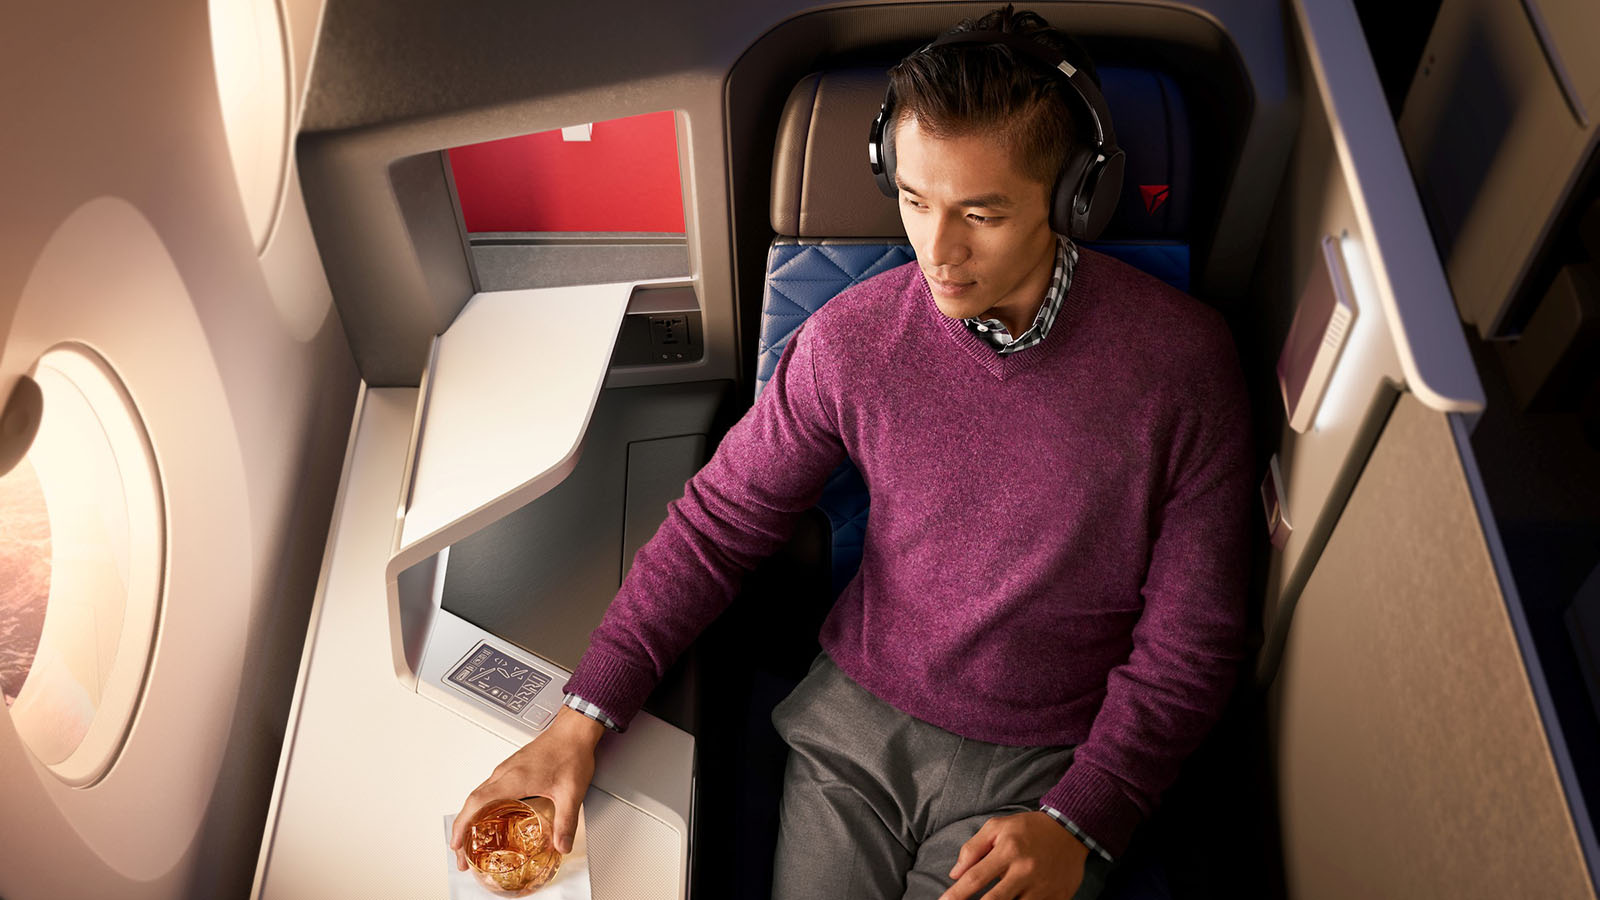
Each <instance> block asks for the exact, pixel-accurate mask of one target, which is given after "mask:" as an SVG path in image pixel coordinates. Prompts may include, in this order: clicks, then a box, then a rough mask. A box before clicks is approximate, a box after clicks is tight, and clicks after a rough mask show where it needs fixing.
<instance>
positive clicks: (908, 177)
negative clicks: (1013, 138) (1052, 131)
mask: <svg viewBox="0 0 1600 900" xmlns="http://www.w3.org/2000/svg"><path fill="white" fill-rule="evenodd" d="M896 127H897V128H898V131H896V132H895V157H896V158H895V181H896V183H897V184H898V186H899V188H900V220H901V221H902V222H904V223H905V227H906V235H907V237H909V238H910V239H911V246H912V247H913V248H914V249H915V250H916V251H917V265H919V266H921V267H922V274H923V275H924V276H926V277H927V279H928V287H929V289H931V290H932V292H933V300H934V303H936V304H937V305H938V307H939V311H940V312H942V313H944V314H945V315H947V316H949V317H951V318H953V319H964V318H969V317H972V316H978V315H983V316H985V317H994V318H998V319H1000V320H1001V321H1002V322H1004V323H1005V325H1006V327H1007V328H1008V329H1009V330H1010V331H1011V332H1012V334H1013V335H1019V334H1020V333H1021V332H1022V331H1025V330H1026V329H1027V327H1028V325H1029V324H1031V321H1032V319H1031V317H1032V315H1033V313H1034V312H1035V311H1037V309H1038V304H1039V301H1040V300H1041V299H1042V298H1043V296H1044V291H1045V289H1046V288H1047V287H1048V286H1049V281H1050V272H1051V269H1052V268H1053V265H1054V261H1055V235H1054V233H1052V232H1051V231H1050V211H1049V204H1048V190H1049V189H1048V188H1047V187H1046V186H1045V185H1044V184H1042V183H1040V182H1038V181H1036V180H1034V179H1033V178H1031V177H1030V176H1028V175H1026V174H1024V173H1023V172H1022V170H1021V169H1019V168H1018V167H1017V166H1016V165H1015V164H1014V163H1013V161H1012V159H1011V150H1010V148H1009V147H1008V146H1007V145H1006V143H1005V141H1004V140H1003V139H1002V138H1000V137H998V136H992V135H983V134H973V135H965V136H961V137H947V138H939V137H934V136H932V135H930V134H928V133H927V132H925V131H923V130H922V128H921V126H920V125H919V124H918V123H917V121H916V119H915V118H914V117H910V116H907V117H906V118H905V119H903V120H901V122H900V123H899V124H898V125H897V126H896ZM1024 317H1026V320H1024Z"/></svg>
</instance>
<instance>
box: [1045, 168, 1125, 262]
mask: <svg viewBox="0 0 1600 900" xmlns="http://www.w3.org/2000/svg"><path fill="white" fill-rule="evenodd" d="M1096 156H1097V154H1096V153H1095V151H1094V150H1092V149H1083V150H1076V151H1074V152H1073V154H1072V156H1071V157H1070V158H1069V159H1068V160H1067V164H1066V166H1065V167H1063V168H1062V170H1061V177H1060V178H1059V179H1057V180H1056V190H1055V195H1054V196H1053V197H1051V202H1050V229H1051V230H1052V231H1054V232H1056V233H1057V234H1064V235H1066V236H1067V237H1070V238H1072V239H1073V240H1075V241H1092V240H1094V239H1095V238H1097V237H1099V236H1100V232H1102V231H1104V230H1105V227H1106V223H1107V222H1110V221H1111V214H1112V213H1114V212H1116V211H1117V201H1118V200H1119V199H1121V196H1122V171H1123V167H1124V165H1125V163H1126V161H1127V158H1126V157H1125V156H1123V154H1122V151H1121V150H1117V151H1115V152H1113V153H1112V154H1111V156H1110V158H1108V159H1106V160H1105V161H1104V162H1096V161H1095V160H1096Z"/></svg>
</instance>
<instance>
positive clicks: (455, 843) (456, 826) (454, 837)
mask: <svg viewBox="0 0 1600 900" xmlns="http://www.w3.org/2000/svg"><path fill="white" fill-rule="evenodd" d="M491 780H493V779H491ZM488 786H489V782H488V781H485V782H484V783H483V784H480V785H478V786H477V787H476V788H473V790H472V793H470V794H468V795H467V799H466V801H465V802H463V803H462V804H461V812H458V813H456V820H455V822H454V823H452V824H451V826H450V848H451V849H452V850H460V849H461V844H462V843H463V842H464V841H465V840H466V839H467V823H468V822H470V821H472V814H473V813H475V812H477V811H478V807H480V806H482V805H483V802H484V801H483V789H484V788H485V787H488Z"/></svg>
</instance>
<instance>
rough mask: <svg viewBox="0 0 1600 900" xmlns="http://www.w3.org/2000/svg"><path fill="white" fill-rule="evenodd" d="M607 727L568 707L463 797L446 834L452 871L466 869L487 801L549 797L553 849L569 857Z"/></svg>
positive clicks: (561, 710) (563, 708)
mask: <svg viewBox="0 0 1600 900" xmlns="http://www.w3.org/2000/svg"><path fill="white" fill-rule="evenodd" d="M605 730H606V728H605V726H604V725H601V724H600V723H599V722H596V721H595V720H594V719H591V718H589V717H588V716H586V715H584V714H583V713H580V712H578V711H577V710H575V709H572V708H571V707H567V706H563V707H561V709H560V710H559V711H558V712H557V713H556V718H555V721H553V722H551V723H550V727H548V728H546V729H545V730H544V733H543V734H541V735H539V736H538V737H536V738H534V739H533V740H531V741H529V742H528V743H527V744H526V745H524V746H523V748H522V749H521V750H518V751H517V752H515V753H513V754H511V755H510V756H508V757H506V760H505V762H502V763H501V764H500V765H498V766H495V769H494V773H493V774H491V775H490V776H489V778H488V780H486V781H484V783H483V784H480V785H478V786H477V787H476V788H474V789H473V791H472V793H470V794H468V795H467V800H466V802H465V803H463V804H461V812H460V813H458V814H457V815H456V821H455V825H454V826H452V827H451V829H450V847H451V849H453V850H455V851H456V868H457V869H465V868H466V867H467V856H466V853H464V852H463V850H462V846H463V843H464V842H465V840H466V834H467V823H468V822H469V821H470V820H471V818H472V816H473V814H475V813H476V812H477V811H478V810H479V809H482V808H483V805H484V804H485V803H488V802H490V801H491V800H519V799H521V798H523V797H535V796H537V797H549V798H550V799H551V801H553V802H554V803H555V807H556V821H555V832H556V833H555V845H556V849H557V850H559V851H561V852H562V853H570V852H571V851H572V840H573V836H574V835H575V834H576V833H577V831H578V806H579V805H580V804H581V803H583V796H584V794H586V793H588V791H589V782H590V781H591V780H593V779H594V748H595V745H596V744H598V743H600V738H601V736H602V735H604V734H605Z"/></svg>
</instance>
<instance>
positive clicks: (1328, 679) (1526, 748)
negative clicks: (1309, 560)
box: [1274, 394, 1594, 900]
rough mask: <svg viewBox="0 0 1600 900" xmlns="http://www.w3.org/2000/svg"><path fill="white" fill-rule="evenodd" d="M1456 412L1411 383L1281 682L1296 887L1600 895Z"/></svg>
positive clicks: (1299, 894)
mask: <svg viewBox="0 0 1600 900" xmlns="http://www.w3.org/2000/svg"><path fill="white" fill-rule="evenodd" d="M1459 453H1460V451H1459V449H1458V447H1457V446H1456V443H1455V438H1454V436H1453V434H1452V432H1451V426H1450V422H1449V419H1448V417H1447V416H1446V415H1445V414H1442V413H1438V412H1434V411H1432V410H1429V409H1427V408H1426V407H1425V406H1423V404H1422V403H1421V402H1420V401H1418V400H1417V399H1416V398H1415V397H1414V396H1412V395H1410V394H1404V395H1402V396H1401V398H1400V400H1399V402H1398V403H1397V404H1396V407H1395V410H1394V412H1393V414H1392V415H1391V416H1390V418H1389V421H1388V424H1387V426H1386V428H1385V429H1384V431H1383V434H1382V436H1381V437H1380V438H1379V440H1378V442H1377V445H1376V447H1375V448H1374V450H1373V453H1372V456H1371V458H1370V459H1369V460H1368V462H1367V465H1366V468H1365V470H1364V472H1363V473H1362V476H1361V479H1360V481H1359V482H1358V484H1357V486H1356V489H1355V491H1354V493H1353V494H1352V496H1351V497H1350V500H1349V503H1348V505H1347V506H1346V507H1345V510H1344V514H1343V516H1342V517H1341V518H1340V520H1339V524H1338V526H1337V528H1335V529H1334V531H1333V534H1332V536H1331V538H1330V539H1329V541H1328V544H1327V547H1326V549H1325V550H1324V551H1323V553H1322V556H1321V558H1320V560H1319V561H1318V564H1317V567H1316V570H1315V571H1314V572H1313V574H1312V576H1311V579H1310V580H1309V582H1308V583H1307V585H1306V589H1305V591H1304V593H1303V594H1302V595H1301V597H1300V601H1299V605H1298V607H1297V609H1296V611H1295V616H1294V622H1293V624H1292V626H1291V628H1290V630H1289V635H1288V642H1287V645H1286V647H1285V650H1284V656H1283V667H1282V671H1281V673H1280V675H1279V677H1278V680H1277V682H1276V684H1275V686H1274V701H1275V707H1276V724H1275V729H1274V735H1275V754H1276V757H1277V762H1276V770H1277V773H1278V794H1279V798H1280V800H1279V813H1280V818H1281V821H1282V836H1283V850H1284V863H1285V869H1286V873H1287V881H1288V887H1289V893H1290V896H1293V897H1295V898H1296V900H1320V898H1330V900H1331V898H1343V897H1367V898H1374V900H1381V898H1396V900H1400V898H1412V897H1429V896H1450V897H1483V898H1497V897H1571V898H1579V897H1593V896H1594V892H1593V889H1592V887H1591V885H1590V883H1589V880H1588V874H1587V870H1586V868H1585V864H1584V859H1583V855H1582V852H1581V850H1580V848H1579V844H1578V838H1577V834H1576V831H1575V830H1574V827H1573V823H1572V819H1571V814H1570V812H1569V809H1568V806H1567V802H1566V798H1565V796H1564V794H1563V792H1562V787H1561V784H1560V782H1559V780H1558V776H1557V772H1556V767H1555V763H1554V761H1553V759H1552V756H1551V753H1550V748H1549V745H1548V743H1547V741H1546V738H1545V732H1544V728H1543V725H1542V723H1541V720H1540V716H1539V712H1538V709H1537V707H1536V705H1535V702H1534V696H1533V691H1532V688H1531V686H1530V683H1529V680H1528V675H1527V670H1526V668H1525V667H1524V663H1523V659H1522V655H1521V653H1520V651H1519V649H1518V645H1517V641H1516V637H1515V634H1514V633H1513V630H1512V626H1511V623H1510V620H1509V617H1508V613H1507V610H1506V605H1505V599H1504V598H1503V597H1502V595H1501V591H1500V587H1499V583H1498V581H1497V579H1496V575H1495V569H1494V566H1493V563H1492V560H1491V558H1490V555H1489V550H1488V546H1487V544H1486V543H1485V539H1484V536H1483V531H1482V527H1481V525H1480V523H1479V520H1478V517H1477V515H1478V514H1477V510H1476V508H1475V506H1474V503H1473V499H1472V495H1471V491H1470V488H1469V486H1468V481H1467V476H1466V474H1465V471H1464V469H1463V465H1462V461H1461V458H1460V455H1459Z"/></svg>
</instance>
